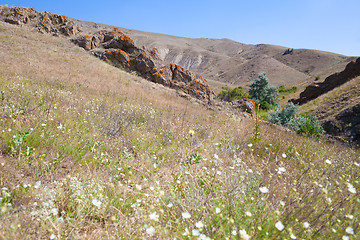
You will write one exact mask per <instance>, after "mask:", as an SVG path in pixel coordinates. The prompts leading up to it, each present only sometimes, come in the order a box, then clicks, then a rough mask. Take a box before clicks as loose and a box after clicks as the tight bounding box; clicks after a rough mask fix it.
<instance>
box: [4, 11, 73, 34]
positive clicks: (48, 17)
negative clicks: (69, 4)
mask: <svg viewBox="0 0 360 240" xmlns="http://www.w3.org/2000/svg"><path fill="white" fill-rule="evenodd" d="M0 18H2V19H3V20H4V21H5V22H8V23H11V24H17V25H23V24H29V25H33V26H34V27H35V28H36V29H37V30H38V31H39V32H41V33H50V34H53V35H58V34H59V33H60V34H63V35H65V36H75V35H77V34H78V33H79V32H80V28H79V27H78V26H77V25H76V24H75V23H74V22H73V21H72V20H70V19H69V18H68V17H66V16H64V15H57V14H52V13H49V12H43V13H41V12H38V11H36V10H35V9H34V8H25V7H11V8H8V9H6V10H4V8H2V9H1V15H0Z"/></svg>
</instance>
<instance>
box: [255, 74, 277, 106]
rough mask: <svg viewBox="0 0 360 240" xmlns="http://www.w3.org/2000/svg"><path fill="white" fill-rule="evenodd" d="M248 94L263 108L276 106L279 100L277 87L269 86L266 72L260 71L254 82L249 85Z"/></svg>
mask: <svg viewBox="0 0 360 240" xmlns="http://www.w3.org/2000/svg"><path fill="white" fill-rule="evenodd" d="M249 95H250V97H251V98H252V99H253V100H254V101H255V103H256V104H260V108H262V109H265V110H268V109H270V108H272V107H274V106H277V104H278V102H279V92H278V89H277V88H276V87H273V86H269V79H268V78H267V76H266V73H260V74H259V75H258V78H257V79H255V81H254V83H252V84H251V85H250V90H249Z"/></svg>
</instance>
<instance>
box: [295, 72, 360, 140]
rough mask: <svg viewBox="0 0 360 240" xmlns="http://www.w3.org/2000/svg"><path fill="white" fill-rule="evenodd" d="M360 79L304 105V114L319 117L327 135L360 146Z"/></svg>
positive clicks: (357, 78)
mask: <svg viewBox="0 0 360 240" xmlns="http://www.w3.org/2000/svg"><path fill="white" fill-rule="evenodd" d="M359 106H360V77H356V78H354V79H352V80H350V81H348V82H347V83H345V84H343V85H341V86H339V87H337V88H335V89H334V90H332V91H329V92H328V93H326V94H323V95H321V96H319V97H317V98H316V99H315V100H312V101H310V102H308V103H306V104H304V105H303V106H302V107H301V109H302V111H303V112H307V113H310V114H314V115H316V116H317V117H318V119H319V120H320V122H321V123H322V125H323V127H324V129H325V130H326V132H327V133H329V134H331V135H333V136H337V137H339V138H340V139H342V141H346V142H353V143H356V144H360V137H359V136H360V116H359V112H360V108H359Z"/></svg>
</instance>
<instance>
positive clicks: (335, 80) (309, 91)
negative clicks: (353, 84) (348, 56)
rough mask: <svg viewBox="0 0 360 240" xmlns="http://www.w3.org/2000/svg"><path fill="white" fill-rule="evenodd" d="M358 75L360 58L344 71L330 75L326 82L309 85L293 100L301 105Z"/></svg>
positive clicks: (359, 73)
mask: <svg viewBox="0 0 360 240" xmlns="http://www.w3.org/2000/svg"><path fill="white" fill-rule="evenodd" d="M357 76H360V58H358V59H357V60H356V61H351V62H350V63H349V64H348V65H347V66H346V67H345V70H344V71H342V72H339V73H335V74H332V75H330V76H329V77H327V78H326V79H325V81H324V82H320V83H313V84H311V85H309V86H308V87H307V88H306V89H305V90H304V91H303V92H302V93H300V98H299V99H294V100H291V101H292V102H294V103H297V104H300V105H301V104H304V103H306V102H309V101H311V100H313V99H315V98H317V97H319V96H320V95H323V94H324V93H327V92H329V91H331V90H333V89H334V88H336V87H339V86H340V85H342V84H344V83H346V82H348V81H349V80H351V79H354V78H355V77H357Z"/></svg>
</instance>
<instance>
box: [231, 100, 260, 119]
mask: <svg viewBox="0 0 360 240" xmlns="http://www.w3.org/2000/svg"><path fill="white" fill-rule="evenodd" d="M232 105H233V106H234V107H235V108H236V109H238V110H240V111H241V112H247V113H249V114H251V116H255V102H254V100H252V99H249V98H244V99H242V100H237V101H235V102H233V103H232Z"/></svg>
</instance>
